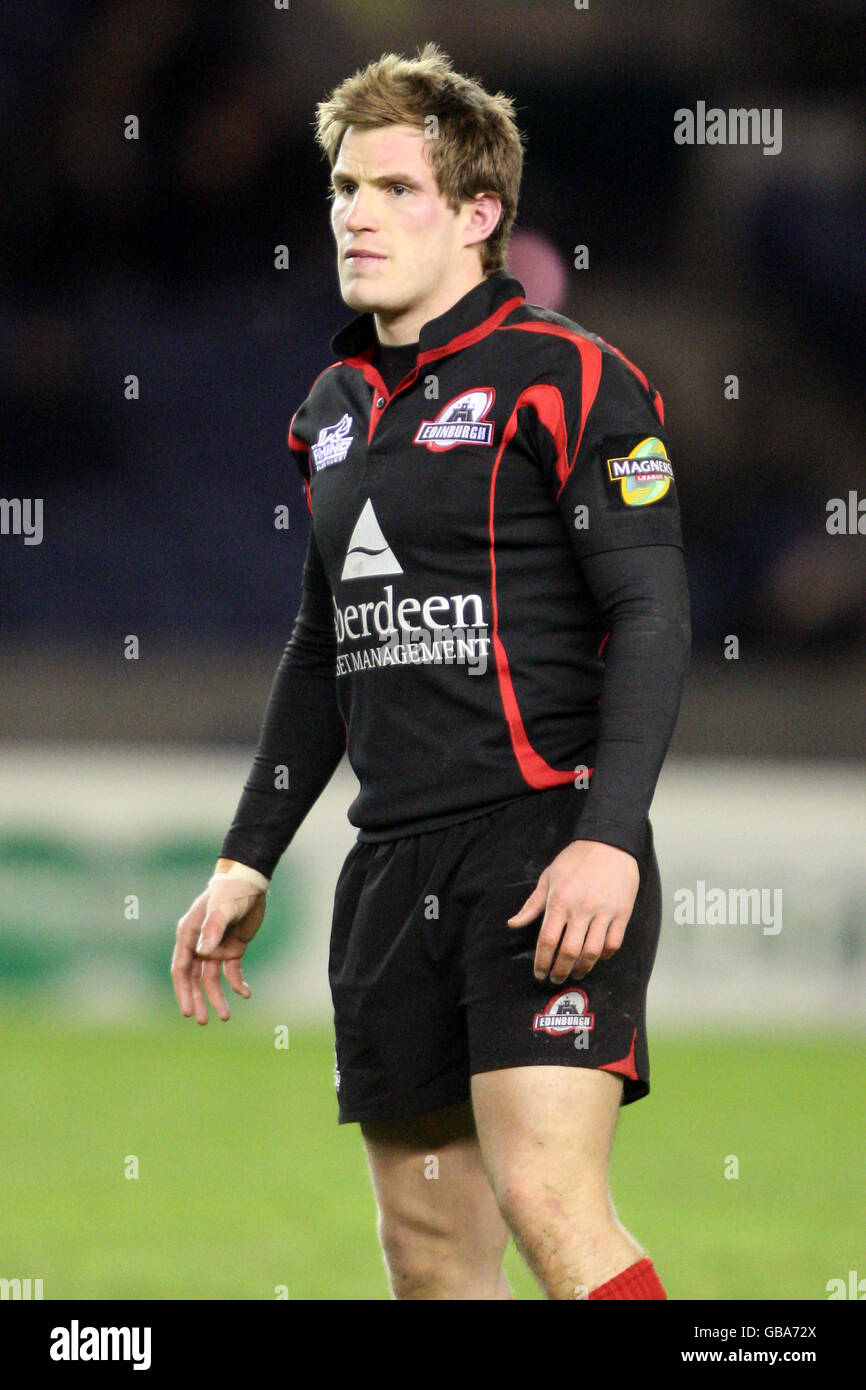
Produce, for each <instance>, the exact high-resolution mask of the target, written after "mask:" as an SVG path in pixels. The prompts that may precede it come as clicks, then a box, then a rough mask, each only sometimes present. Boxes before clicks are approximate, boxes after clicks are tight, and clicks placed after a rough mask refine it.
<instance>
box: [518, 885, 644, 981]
mask: <svg viewBox="0 0 866 1390" xmlns="http://www.w3.org/2000/svg"><path fill="white" fill-rule="evenodd" d="M626 925H627V923H626V922H625V921H624V920H623V919H622V918H614V919H613V920H611V919H610V918H609V917H608V916H607V914H604V915H602V916H600V917H592V918H590V917H579V918H572V919H571V920H569V919H568V917H567V914H566V912H565V911H564V909H562V908H557V907H555V906H554V905H553V904H549V905H548V911H547V912H546V913H545V918H544V921H543V922H542V924H541V930H540V931H539V933H538V945H537V946H536V950H535V967H534V969H535V978H536V979H537V980H543V979H545V978H546V977H547V975H548V974H549V975H550V980H551V984H554V985H561V984H562V983H563V982H564V981H565V980H567V979H568V977H569V975H571V976H572V978H573V979H575V980H582V979H583V977H584V976H585V975H588V974H589V972H590V970H592V968H593V966H594V965H596V964H597V962H598V961H600V960H609V959H610V957H611V956H612V955H615V954H616V952H617V951H618V950H619V948H620V946H621V945H622V942H623V937H624V936H625V929H626Z"/></svg>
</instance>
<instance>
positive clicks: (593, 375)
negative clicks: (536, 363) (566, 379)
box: [505, 323, 601, 498]
mask: <svg viewBox="0 0 866 1390" xmlns="http://www.w3.org/2000/svg"><path fill="white" fill-rule="evenodd" d="M505 327H506V328H508V329H512V328H513V329H515V330H520V331H521V332H523V333H548V334H550V335H551V336H552V337H554V338H565V339H566V340H567V341H568V342H570V343H572V344H573V345H574V346H575V347H576V348H577V350H578V352H579V353H580V428H579V429H578V434H577V441H576V443H575V446H574V453H573V454H572V457H571V464H570V465H569V466H568V467H566V468H563V465H562V462H561V460H560V458H559V452H558V450H557V462H556V469H557V476H558V477H559V479H560V484H559V492H562V489H563V488H564V487H565V484H566V483H567V482H568V479H569V476H570V474H571V470H572V468H573V467H574V464H575V461H576V459H577V452H578V450H579V448H580V445H581V441H582V440H583V431H584V428H585V426H586V420H587V416H588V415H589V412H590V411H591V409H592V407H593V404H594V402H595V398H596V396H597V395H598V388H599V385H600V383H601V348H600V347H599V346H598V344H597V343H594V342H593V341H592V339H591V338H582V337H581V336H580V334H579V333H572V331H571V329H570V328H563V327H562V325H561V324H558V323H508V324H506V325H505ZM535 389H536V388H534V387H530V388H529V390H530V391H533V390H535ZM546 389H547V390H553V389H555V388H553V387H547V388H546ZM524 394H526V393H524ZM533 404H534V402H533ZM539 419H542V417H541V415H539ZM542 423H543V424H544V423H546V422H545V421H544V420H543V419H542ZM556 495H557V498H558V497H559V493H557V494H556Z"/></svg>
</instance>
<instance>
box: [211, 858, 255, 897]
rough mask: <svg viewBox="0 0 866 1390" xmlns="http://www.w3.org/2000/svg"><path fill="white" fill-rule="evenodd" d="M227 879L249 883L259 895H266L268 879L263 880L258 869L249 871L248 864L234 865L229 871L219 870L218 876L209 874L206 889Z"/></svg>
mask: <svg viewBox="0 0 866 1390" xmlns="http://www.w3.org/2000/svg"><path fill="white" fill-rule="evenodd" d="M227 878H240V879H243V881H244V882H245V883H251V884H252V885H253V887H255V888H258V890H259V892H261V893H267V891H268V886H269V884H270V881H271V880H270V879H269V878H265V876H264V874H260V873H259V871H258V869H251V868H250V867H249V865H248V864H235V865H234V867H233V868H231V869H228V870H221V871H220V873H218V874H211V876H210V878H209V879H208V887H210V885H211V884H212V883H220V882H222V880H223V879H227Z"/></svg>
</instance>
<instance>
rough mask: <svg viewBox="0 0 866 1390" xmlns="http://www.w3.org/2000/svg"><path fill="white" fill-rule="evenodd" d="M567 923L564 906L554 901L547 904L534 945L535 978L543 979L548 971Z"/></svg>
mask: <svg viewBox="0 0 866 1390" xmlns="http://www.w3.org/2000/svg"><path fill="white" fill-rule="evenodd" d="M566 923H567V914H566V912H565V909H564V908H561V907H559V906H558V905H557V904H556V903H554V902H552V901H551V902H549V903H548V904H547V910H546V912H545V914H544V920H543V921H542V923H541V928H540V930H539V933H538V942H537V944H536V947H535V964H534V966H533V969H534V972H535V978H536V980H544V979H546V978H547V975H548V974H549V972H550V969H551V967H552V965H553V962H554V960H555V959H556V955H557V951H558V950H559V947H560V939H561V937H562V934H563V932H564V930H565V927H566Z"/></svg>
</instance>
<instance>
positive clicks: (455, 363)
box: [222, 271, 689, 872]
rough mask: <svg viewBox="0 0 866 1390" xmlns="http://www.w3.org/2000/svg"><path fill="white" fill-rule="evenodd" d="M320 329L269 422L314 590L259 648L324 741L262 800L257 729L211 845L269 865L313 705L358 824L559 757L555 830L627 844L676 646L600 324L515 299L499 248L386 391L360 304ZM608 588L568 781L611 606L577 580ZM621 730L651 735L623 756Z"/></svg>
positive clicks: (651, 428) (673, 688)
mask: <svg viewBox="0 0 866 1390" xmlns="http://www.w3.org/2000/svg"><path fill="white" fill-rule="evenodd" d="M332 349H333V351H334V353H335V355H336V356H337V357H338V358H339V360H338V361H337V362H335V363H334V364H333V365H332V366H331V367H329V368H327V369H326V370H325V371H324V372H322V373H321V374H320V376H319V377H318V378H317V379H316V381H315V382H314V384H313V386H312V388H311V390H310V393H309V395H308V396H307V399H306V400H305V401H304V402H303V404H302V405H301V406H300V408H299V409H298V410H297V411H296V413H295V415H294V416H293V419H292V423H291V428H290V432H289V447H290V450H291V452H292V455H293V457H294V459H295V462H296V464H297V467H298V469H299V471H300V475H301V478H302V480H303V485H304V488H305V491H306V497H307V505H308V508H309V510H310V513H311V518H312V521H311V536H310V544H309V549H308V557H307V563H306V565H305V595H309V596H310V611H312V607H313V604H314V602H315V603H316V604H318V605H319V606H318V613H319V615H320V619H319V626H318V632H317V633H314V632H313V627H314V624H312V623H310V622H308V623H307V625H306V627H307V631H306V632H299V630H298V624H296V630H295V633H294V634H293V642H292V643H290V644H289V648H287V653H286V656H287V658H289V660H287V661H284V665H283V667H281V671H283V672H284V674H285V675H286V676H288V667H289V666H290V665H291V664H292V661H291V652H290V649H291V648H292V646H293V644H294V648H295V655H294V664H295V665H296V667H298V668H301V667H303V668H305V670H304V675H303V678H302V677H301V674H300V669H299V670H298V671H296V672H295V676H296V677H297V679H296V683H295V684H294V685H289V684H285V682H284V694H285V695H286V696H287V695H288V693H289V691H291V693H292V695H293V696H294V698H295V700H298V699H302V700H303V701H304V706H303V707H302V708H298V706H297V704H296V705H295V707H294V708H293V709H292V710H291V711H290V715H291V718H292V720H293V721H294V725H293V727H294V731H295V733H294V736H295V737H296V738H297V739H298V741H299V747H300V743H301V742H302V740H303V737H304V735H303V733H302V732H301V729H300V728H299V725H300V726H303V725H305V722H306V723H308V727H307V734H310V732H311V730H312V729H315V731H316V732H315V734H314V735H313V736H314V737H315V739H317V740H318V742H319V743H320V744H327V752H326V753H325V754H323V755H322V758H321V760H320V766H319V770H318V771H316V772H312V771H310V772H308V774H307V782H306V784H305V785H302V787H301V790H300V792H299V793H298V792H297V791H296V798H295V801H294V803H293V805H292V806H291V808H289V807H288V806H286V807H285V815H283V816H282V818H281V816H280V812H279V811H278V810H276V809H274V808H275V807H276V806H277V805H278V796H277V797H276V798H275V797H274V795H273V793H272V792H270V793H269V788H268V778H270V782H271V785H272V783H273V765H274V761H273V760H274V754H275V751H276V750H275V740H274V738H273V737H271V738H266V737H265V736H264V734H263V739H262V743H261V745H260V750H259V755H258V757H257V763H258V772H257V773H256V775H255V776H252V777H251V779H250V782H249V783H248V786H247V802H246V806H244V801H243V799H242V803H241V807H239V813H238V815H237V816H236V819H235V823H234V825H233V827H232V830H231V831H230V832H229V835H228V836H227V838H226V840H225V842H224V845H223V851H222V852H223V854H224V855H225V857H230V858H235V859H239V860H242V861H243V862H246V863H252V864H253V865H254V867H260V866H265V867H263V872H270V868H271V867H272V864H273V863H275V862H276V858H278V856H279V853H280V852H281V851H282V848H284V846H285V844H286V843H288V840H289V838H290V837H291V834H293V833H294V829H295V828H296V825H297V823H299V819H302V818H303V815H304V814H306V810H307V809H309V805H310V804H312V801H313V800H315V797H316V796H317V795H318V793H319V791H320V790H321V787H322V786H323V785H324V783H325V782H326V781H327V780H328V777H329V776H330V774H331V772H332V771H333V768H334V766H335V763H336V761H338V760H339V756H340V754H341V752H342V748H341V747H340V746H339V745H340V743H341V742H342V739H341V738H340V733H339V729H338V724H337V719H336V716H335V713H334V711H335V710H336V711H338V712H339V716H340V723H341V724H342V728H343V731H344V738H345V744H346V748H347V752H348V756H349V760H350V763H351V765H352V767H353V770H354V771H355V773H356V775H357V777H358V780H359V783H360V791H359V794H358V796H357V798H356V799H355V801H353V803H352V805H351V807H350V808H349V812H348V815H349V820H350V822H351V823H352V824H353V825H355V826H357V827H358V832H359V833H358V838H359V839H361V840H378V839H388V838H393V837H395V836H401V835H407V834H413V833H418V832H421V831H425V830H429V829H434V828H437V827H439V826H441V825H445V824H450V823H454V822H456V821H459V820H461V819H466V818H469V817H472V816H475V815H480V814H483V813H486V812H487V811H489V810H491V809H494V808H495V807H496V806H498V805H501V804H505V803H506V802H508V801H510V800H512V799H513V798H515V797H517V796H521V795H525V794H526V793H528V792H531V791H533V790H539V789H542V788H545V787H551V786H556V785H560V784H564V783H569V782H571V783H575V782H577V784H578V785H580V784H581V780H583V783H584V784H585V783H586V781H588V782H589V785H590V792H589V795H588V797H587V798H586V801H585V804H584V807H583V810H582V813H581V817H580V823H579V828H578V827H577V826H576V837H579V838H597V839H602V840H606V841H607V842H609V843H612V844H618V845H619V846H620V847H622V848H624V849H627V850H628V851H629V852H631V853H633V854H637V853H638V850H639V845H640V835H641V830H642V823H643V819H644V818H645V815H646V812H647V810H648V806H649V801H650V800H651V797H652V792H653V789H654V785H655V780H656V777H657V774H658V770H659V767H660V765H661V761H662V759H663V757H664V752H665V751H666V747H667V743H668V741H669V738H670V735H671V733H672V730H673V724H674V721H675V718H676V712H677V709H678V705H679V698H680V692H681V687H682V683H683V679H684V674H685V668H686V664H687V660H688V647H689V628H688V611H687V590H686V589H685V580H684V572H683V571H682V556H681V553H680V552H681V549H682V537H681V529H680V515H679V506H678V501H677V494H676V484H675V481H674V476H673V467H672V464H671V461H670V458H669V456H668V439H667V435H666V433H665V429H664V423H663V407H662V402H661V397H660V396H659V393H658V392H657V391H655V390H654V389H653V387H652V386H651V385H650V384H649V383H648V382H647V380H646V378H645V377H644V376H643V374H642V373H641V372H640V370H639V369H638V368H636V367H635V366H633V365H632V364H631V363H629V362H628V361H627V360H626V359H625V358H624V357H623V356H622V354H621V353H619V352H618V351H617V350H616V349H615V348H613V347H611V346H610V345H609V344H607V343H606V342H604V341H603V340H602V339H601V338H599V337H597V336H596V335H595V334H592V333H588V332H586V331H585V330H584V329H582V328H581V327H579V325H577V324H576V323H574V322H573V321H571V320H569V319H567V318H565V317H564V316H562V315H559V314H556V313H554V312H552V311H549V310H547V309H544V308H540V307H538V306H534V305H528V304H527V303H526V302H525V295H524V292H523V288H522V286H521V285H520V283H519V282H518V281H517V280H515V279H514V278H513V277H512V276H510V275H509V274H507V273H506V272H502V271H500V272H496V273H495V274H493V275H491V276H489V277H488V278H487V279H486V280H484V281H483V282H481V283H480V284H479V285H477V286H476V287H475V288H474V289H472V290H471V291H470V292H469V293H468V294H466V295H465V296H464V297H463V298H462V299H461V300H460V301H459V302H458V303H457V304H455V305H454V306H453V307H452V308H451V309H449V310H448V311H447V312H446V313H444V314H442V315H441V316H440V317H438V318H436V319H433V320H431V321H429V322H428V323H427V324H425V325H424V327H423V328H422V330H421V333H420V338H419V343H418V352H417V361H416V364H415V366H414V368H413V369H412V370H411V371H410V372H409V373H408V374H407V375H406V376H405V377H404V378H403V379H402V380H401V381H399V382H398V383H397V384H396V385H394V387H393V389H392V390H391V391H389V390H388V389H387V387H386V385H385V382H384V381H383V379H382V377H381V375H380V373H379V370H378V366H377V362H378V353H379V345H378V342H377V340H376V335H375V325H374V320H373V317H372V315H369V314H363V315H360V316H358V317H357V318H355V319H354V320H353V321H352V322H351V323H350V324H348V325H347V326H346V327H345V328H344V329H342V330H341V331H340V332H339V333H338V334H336V336H335V337H334V339H333V340H332ZM647 547H650V548H652V547H657V548H658V552H657V555H658V559H659V560H660V561H661V559H662V558H665V563H666V565H667V569H666V570H665V571H664V572H665V574H666V579H665V582H664V584H663V585H661V586H659V590H658V594H656V595H655V596H654V598H655V599H656V600H658V601H656V602H655V603H653V602H650V603H646V602H643V595H642V594H641V592H640V590H641V575H642V573H643V570H642V566H643V569H646V571H647V573H649V572H650V566H649V565H648V563H647V561H646V557H647V556H648V555H651V554H653V552H652V550H651V549H647ZM616 552H619V555H617V553H616ZM674 560H675V567H674V568H672V565H673V563H674ZM662 568H663V567H661V566H659V570H660V572H661V571H662ZM672 576H673V577H672ZM648 587H650V588H651V587H652V586H651V585H648ZM618 588H619V589H621V590H622V596H619V597H620V598H621V602H620V609H621V610H622V611H623V613H625V612H626V611H627V609H628V604H629V603H632V605H633V609H634V612H633V617H632V622H631V628H632V633H631V636H630V638H629V642H630V646H629V647H628V648H627V647H626V642H625V637H624V636H623V637H622V639H621V643H620V645H621V648H622V651H621V653H620V655H619V661H620V665H621V667H622V666H624V665H628V664H629V662H630V665H631V670H630V672H629V674H628V676H627V679H626V680H625V682H624V684H622V688H621V689H620V690H619V692H618V698H617V709H616V727H615V728H614V727H612V726H611V727H610V728H609V729H608V735H609V737H608V739H607V743H608V745H609V764H610V767H611V769H612V771H611V774H610V776H609V778H608V785H607V786H606V787H605V786H596V785H594V784H593V781H592V779H593V776H594V775H595V771H596V770H595V760H596V752H597V751H598V748H599V739H600V734H601V733H602V732H603V730H604V714H605V712H606V711H605V712H603V711H602V709H601V706H600V702H601V696H602V683H603V679H604V675H605V666H606V661H607V660H608V659H609V658H610V655H611V648H612V647H613V646H614V641H613V640H611V643H610V646H609V647H608V648H607V651H606V643H607V641H608V638H609V637H611V636H612V627H613V624H611V623H610V612H611V611H617V610H616V605H615V604H614V603H613V602H612V603H611V605H610V606H609V610H608V616H607V617H606V616H605V613H604V612H603V611H602V610H601V608H600V606H599V603H598V601H597V597H598V593H599V592H604V593H605V594H613V593H616V591H617V589H618ZM662 593H663V595H664V597H665V598H667V599H669V607H670V611H669V612H665V611H664V608H665V603H664V601H663V599H659V594H662ZM326 596H327V601H328V607H329V611H330V625H331V634H330V640H331V647H330V650H331V652H332V653H333V666H332V673H331V674H332V680H331V681H330V682H329V681H328V680H327V679H326V678H325V677H326V675H327V672H326V670H325V669H323V661H325V660H328V659H329V656H328V638H327V637H326V635H325V632H324V629H323V627H322V624H321V615H322V614H323V612H324V609H323V605H324V603H325V599H326ZM626 627H627V623H626V621H625V618H623V623H622V629H623V633H625V631H626ZM613 636H614V637H615V636H616V634H615V633H613ZM641 642H643V643H644V646H645V647H646V651H647V653H649V652H650V649H651V648H652V653H653V655H652V659H650V657H649V656H647V660H646V665H645V674H646V675H647V676H649V677H650V678H651V680H652V688H646V689H643V690H642V689H641V684H642V679H643V675H644V669H642V667H641V660H640V651H641ZM314 670H315V675H316V676H317V677H318V680H313V679H312V676H313V672H314ZM279 679H280V678H279V673H278V678H277V681H276V682H275V689H274V693H273V694H272V701H271V706H269V711H270V714H271V719H270V725H271V734H272V735H273V733H274V731H275V729H276V727H277V721H276V720H275V716H274V708H273V706H274V702H275V696H276V693H277V688H278V685H279ZM304 681H306V684H304ZM647 721H649V722H650V723H651V724H652V725H653V729H652V736H651V737H650V738H649V739H648V737H647V727H646V724H647ZM267 723H268V721H267V720H266V726H267ZM609 723H610V721H609ZM630 743H633V745H634V747H635V750H636V752H635V772H634V785H633V786H629V785H628V757H629V744H630ZM614 745H617V748H614ZM641 745H643V747H644V748H651V756H649V757H646V756H645V757H644V759H643V763H642V764H641V765H640V766H638V764H639V763H640V759H639V758H638V756H637V749H638V747H639V746H641ZM623 752H624V753H625V760H624V758H623ZM307 757H308V758H310V759H313V758H314V749H313V748H312V747H311V746H310V745H309V744H308V745H307ZM303 781H304V779H303V777H302V778H301V782H302V783H303ZM295 785H296V789H297V786H298V783H297V780H296V784H295ZM614 792H615V796H614ZM283 796H284V798H285V793H284V794H283ZM266 802H267V806H266ZM242 812H243V813H242ZM257 817H258V819H259V821H260V823H261V831H262V835H261V837H260V838H259V840H257V838H256V818H257ZM266 821H267V822H268V823H267V825H266V824H265V822H266ZM280 834H282V842H281V844H280V845H279V848H278V849H277V851H276V854H275V853H274V851H275V848H276V841H277V840H279V838H280ZM265 840H268V841H269V843H268V845H267V847H266V848H265V847H264V841H265Z"/></svg>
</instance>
